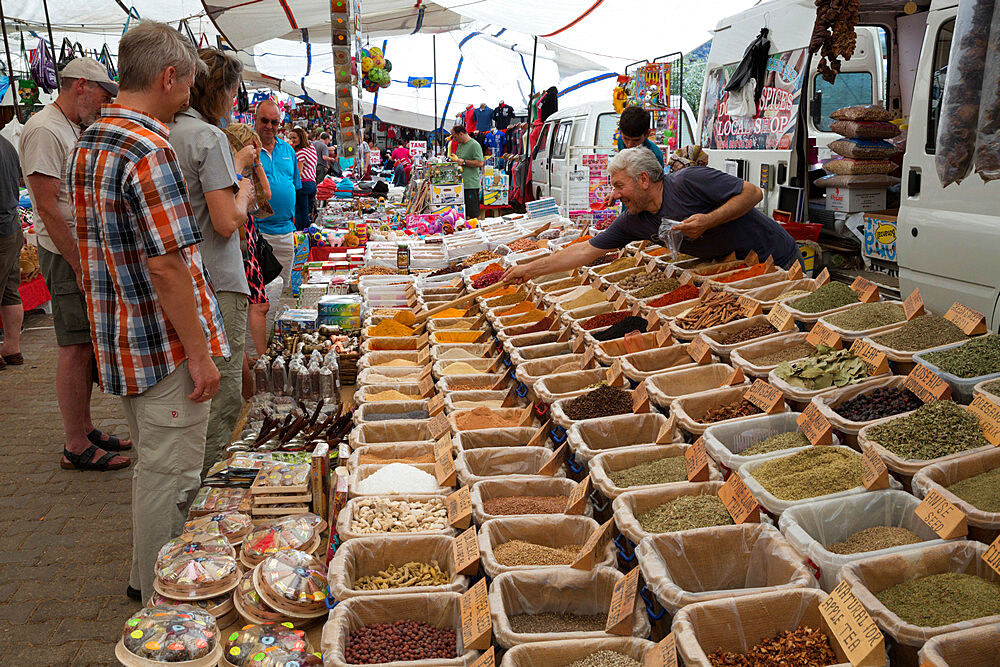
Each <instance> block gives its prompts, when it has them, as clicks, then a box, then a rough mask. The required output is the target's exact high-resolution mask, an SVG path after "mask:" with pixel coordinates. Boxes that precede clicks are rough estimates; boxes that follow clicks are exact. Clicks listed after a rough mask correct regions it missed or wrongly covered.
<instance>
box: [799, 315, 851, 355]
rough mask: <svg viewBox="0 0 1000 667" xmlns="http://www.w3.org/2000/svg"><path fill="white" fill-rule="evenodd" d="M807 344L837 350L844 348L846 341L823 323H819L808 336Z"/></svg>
mask: <svg viewBox="0 0 1000 667" xmlns="http://www.w3.org/2000/svg"><path fill="white" fill-rule="evenodd" d="M806 342H807V343H809V344H810V345H813V346H816V345H826V346H827V347H832V348H834V349H837V350H839V349H842V348H843V347H844V340H843V339H842V338H841V337H840V334H839V333H836V332H834V331H831V330H830V329H829V328H828V327H827V326H826V325H825V324H823V323H822V322H817V323H816V324H815V325H813V328H812V329H810V330H809V333H807V334H806Z"/></svg>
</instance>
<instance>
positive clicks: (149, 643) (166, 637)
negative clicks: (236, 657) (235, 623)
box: [115, 605, 221, 667]
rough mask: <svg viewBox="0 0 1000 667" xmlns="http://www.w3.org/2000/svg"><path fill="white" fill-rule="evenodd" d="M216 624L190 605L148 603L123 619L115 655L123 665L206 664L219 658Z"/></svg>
mask: <svg viewBox="0 0 1000 667" xmlns="http://www.w3.org/2000/svg"><path fill="white" fill-rule="evenodd" d="M220 653H221V646H220V644H219V628H218V626H217V625H216V623H215V618H213V617H212V615H211V614H209V613H208V612H205V611H202V610H201V609H198V608H196V607H193V606H191V605H179V606H175V607H168V606H155V607H147V608H146V609H143V610H141V611H139V612H137V613H136V614H134V615H133V616H132V617H131V618H130V619H128V621H126V622H125V628H124V629H123V630H122V638H121V640H120V641H119V642H118V645H117V646H116V647H115V656H116V657H117V658H118V659H119V660H120V661H121V662H122V663H123V664H125V665H130V666H133V665H134V666H143V667H145V666H147V665H160V664H167V663H177V662H183V663H184V664H185V665H188V666H189V667H209V666H210V665H215V664H216V662H218V660H219V654H220Z"/></svg>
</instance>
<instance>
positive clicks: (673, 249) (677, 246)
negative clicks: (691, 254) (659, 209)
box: [657, 218, 684, 262]
mask: <svg viewBox="0 0 1000 667" xmlns="http://www.w3.org/2000/svg"><path fill="white" fill-rule="evenodd" d="M679 224H681V223H680V221H678V220H671V219H670V218H660V231H659V233H658V234H657V235H658V236H659V237H660V240H661V241H663V243H664V245H666V246H667V249H668V250H669V251H670V256H671V258H672V259H673V260H674V261H675V262H676V261H677V259H678V257H680V252H681V242H682V241H683V240H684V232H682V231H680V230H679V229H678V230H675V229H674V227H676V226H677V225H679Z"/></svg>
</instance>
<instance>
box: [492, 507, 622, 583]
mask: <svg viewBox="0 0 1000 667" xmlns="http://www.w3.org/2000/svg"><path fill="white" fill-rule="evenodd" d="M599 527H600V524H598V523H597V521H595V520H594V519H592V518H590V517H586V516H577V515H572V514H548V515H545V514H539V515H535V516H505V517H500V518H498V519H490V520H489V521H487V522H485V523H484V524H482V525H481V526H480V527H479V562H480V563H481V564H482V566H483V571H484V572H485V573H486V576H488V577H490V578H494V579H495V578H496V577H497V576H498V575H500V574H503V573H504V572H515V571H522V570H528V571H531V570H548V569H550V568H553V567H569V566H568V565H501V564H500V563H499V562H498V561H497V558H496V554H494V553H493V549H494V548H496V547H498V546H499V545H501V544H506V543H507V542H511V541H513V540H520V541H522V542H529V543H531V544H539V545H541V546H544V547H552V548H553V549H557V548H559V547H564V546H566V545H568V544H578V545H581V546H582V545H583V544H584V543H585V542H586V541H587V538H588V537H590V535H591V533H593V532H594V531H595V530H597V529H598V528H599ZM617 553H618V552H617V551H616V549H615V545H614V543H613V542H610V541H609V542H608V544H607V546H606V547H605V548H604V553H603V554H597V557H596V558H595V561H596V562H595V563H594V565H595V566H601V565H603V566H607V567H614V566H615V562H616V558H617Z"/></svg>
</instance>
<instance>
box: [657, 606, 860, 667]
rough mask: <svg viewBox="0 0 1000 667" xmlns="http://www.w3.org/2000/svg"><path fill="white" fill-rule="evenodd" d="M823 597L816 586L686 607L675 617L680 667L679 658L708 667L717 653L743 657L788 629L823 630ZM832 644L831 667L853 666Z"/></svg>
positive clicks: (690, 665)
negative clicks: (709, 657)
mask: <svg viewBox="0 0 1000 667" xmlns="http://www.w3.org/2000/svg"><path fill="white" fill-rule="evenodd" d="M826 597H827V596H826V594H825V593H824V592H823V591H820V590H818V589H815V588H798V589H793V590H787V591H775V592H768V593H758V594H756V595H743V596H740V597H734V598H729V599H726V598H723V599H719V600H708V601H706V602H697V603H695V604H691V605H688V606H686V607H684V608H683V609H681V610H680V611H679V612H677V616H676V617H675V618H674V624H673V630H674V638H675V640H676V645H677V654H678V658H679V659H678V664H680V663H681V659H683V664H684V665H686V666H687V667H712V665H713V664H714V663H712V662H711V661H710V660H709V659H708V656H709V654H710V653H713V652H715V651H716V650H722V651H732V652H735V653H742V654H746V653H748V652H749V651H750V649H751V648H753V647H754V646H756V645H757V644H759V643H760V642H761V641H764V640H767V639H770V638H772V637H774V636H776V635H778V634H780V633H782V632H785V631H786V630H797V629H798V628H801V627H803V626H807V627H810V628H825V627H827V626H826V621H824V620H823V616H822V614H820V611H819V605H820V603H821V602H823V600H825V599H826ZM830 644H831V645H832V646H833V650H834V651H835V652H836V655H837V660H838V661H839V662H837V663H835V664H834V665H831V667H848V666H849V665H850V664H851V663H850V662H848V660H847V656H846V655H845V654H844V653H843V652H842V651H841V650H840V647H839V644H837V642H836V640H834V639H833V638H832V637H830ZM779 659H780V658H776V660H779Z"/></svg>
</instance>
